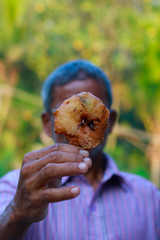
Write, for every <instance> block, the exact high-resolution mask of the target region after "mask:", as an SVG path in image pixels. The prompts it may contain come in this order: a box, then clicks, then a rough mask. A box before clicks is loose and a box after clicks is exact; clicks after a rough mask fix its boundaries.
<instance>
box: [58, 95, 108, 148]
mask: <svg viewBox="0 0 160 240" xmlns="http://www.w3.org/2000/svg"><path fill="white" fill-rule="evenodd" d="M54 115H55V125H54V130H55V132H56V133H59V134H64V135H65V136H66V138H67V139H68V140H69V142H70V143H71V144H73V145H76V146H80V147H82V148H83V149H92V148H94V147H96V146H97V145H99V144H100V142H101V141H102V140H103V137H104V132H105V130H106V128H107V126H108V118H109V110H108V109H107V108H106V107H105V105H104V104H103V102H102V101H101V100H100V99H99V98H97V97H95V96H94V95H93V94H91V93H89V92H82V93H79V94H77V95H73V96H72V97H71V98H68V99H67V100H65V101H64V102H63V103H62V105H61V106H60V107H59V108H58V109H57V110H56V111H55V113H54Z"/></svg>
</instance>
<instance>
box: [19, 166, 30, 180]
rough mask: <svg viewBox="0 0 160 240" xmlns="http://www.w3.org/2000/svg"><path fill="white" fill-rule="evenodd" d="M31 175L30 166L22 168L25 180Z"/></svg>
mask: <svg viewBox="0 0 160 240" xmlns="http://www.w3.org/2000/svg"><path fill="white" fill-rule="evenodd" d="M28 173H29V167H28V166H23V167H22V168H21V175H22V177H23V178H26V177H27V176H28Z"/></svg>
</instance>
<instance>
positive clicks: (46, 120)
mask: <svg viewBox="0 0 160 240" xmlns="http://www.w3.org/2000/svg"><path fill="white" fill-rule="evenodd" d="M41 117H42V124H43V130H44V132H45V133H46V134H47V136H48V137H52V129H51V122H50V121H51V119H50V115H49V113H47V112H43V113H42V115H41Z"/></svg>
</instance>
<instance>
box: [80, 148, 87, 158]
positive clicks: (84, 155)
mask: <svg viewBox="0 0 160 240" xmlns="http://www.w3.org/2000/svg"><path fill="white" fill-rule="evenodd" d="M79 154H81V155H83V157H89V152H88V151H86V150H82V149H81V150H79Z"/></svg>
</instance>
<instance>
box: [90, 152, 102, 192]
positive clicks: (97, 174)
mask: <svg viewBox="0 0 160 240" xmlns="http://www.w3.org/2000/svg"><path fill="white" fill-rule="evenodd" d="M104 169H105V162H104V155H103V153H102V152H100V153H99V154H97V155H96V156H95V157H92V167H91V168H90V169H89V171H88V172H87V173H86V174H85V177H86V178H87V180H88V182H89V183H90V184H91V185H92V187H93V188H94V190H96V189H97V188H98V186H99V183H100V182H101V180H102V178H103V174H104Z"/></svg>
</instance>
